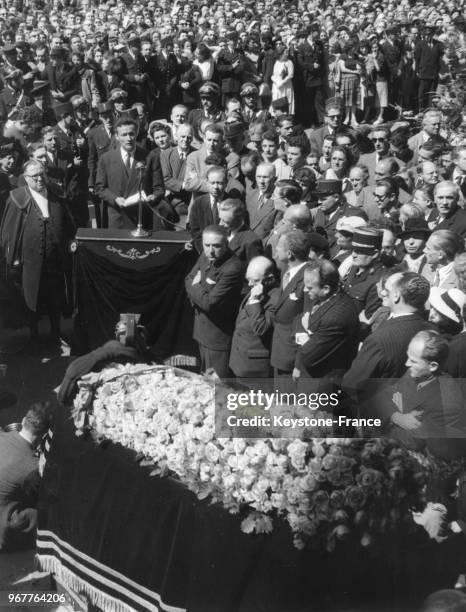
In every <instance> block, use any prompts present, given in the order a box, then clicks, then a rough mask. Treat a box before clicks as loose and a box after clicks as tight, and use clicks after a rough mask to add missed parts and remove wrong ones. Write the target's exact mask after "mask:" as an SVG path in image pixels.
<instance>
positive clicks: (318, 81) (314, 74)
mask: <svg viewBox="0 0 466 612" xmlns="http://www.w3.org/2000/svg"><path fill="white" fill-rule="evenodd" d="M319 31H320V28H319V25H318V24H311V25H310V26H309V28H308V36H307V39H306V41H305V42H304V43H302V44H301V45H300V46H299V48H298V53H297V58H296V59H297V62H298V65H299V67H300V69H301V71H302V73H303V78H304V87H305V95H306V104H307V105H308V108H310V109H311V111H310V113H309V114H308V116H307V117H306V123H307V124H308V125H309V124H315V125H321V124H322V123H323V121H324V99H323V85H324V78H325V72H326V66H325V51H324V47H323V45H322V43H321V42H320V40H319Z"/></svg>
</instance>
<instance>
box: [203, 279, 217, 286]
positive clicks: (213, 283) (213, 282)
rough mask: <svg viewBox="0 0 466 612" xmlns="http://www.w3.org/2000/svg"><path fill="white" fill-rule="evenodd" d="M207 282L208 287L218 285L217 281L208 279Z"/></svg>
mask: <svg viewBox="0 0 466 612" xmlns="http://www.w3.org/2000/svg"><path fill="white" fill-rule="evenodd" d="M205 282H206V283H207V284H208V285H216V284H217V281H214V280H213V279H212V278H206V279H205Z"/></svg>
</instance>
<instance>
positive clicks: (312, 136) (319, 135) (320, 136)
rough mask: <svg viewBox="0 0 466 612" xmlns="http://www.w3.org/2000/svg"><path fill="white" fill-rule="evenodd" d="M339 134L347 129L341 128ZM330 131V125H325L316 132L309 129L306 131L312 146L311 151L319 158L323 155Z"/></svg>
mask: <svg viewBox="0 0 466 612" xmlns="http://www.w3.org/2000/svg"><path fill="white" fill-rule="evenodd" d="M338 131H339V132H345V131H346V128H345V127H344V126H340V128H339V129H338ZM329 133H330V132H329V129H328V125H324V126H322V127H320V128H317V129H315V130H312V129H308V130H305V134H306V136H307V138H308V140H309V143H310V145H311V151H312V153H314V154H315V155H319V157H320V156H321V155H322V146H323V144H324V138H325V137H326V136H327V135H328V134H329Z"/></svg>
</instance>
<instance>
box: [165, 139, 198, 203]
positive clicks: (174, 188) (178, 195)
mask: <svg viewBox="0 0 466 612" xmlns="http://www.w3.org/2000/svg"><path fill="white" fill-rule="evenodd" d="M193 151H194V149H193V148H192V147H190V149H189V151H188V155H189V153H192V152H193ZM160 164H161V166H162V175H163V182H164V184H165V189H167V190H168V191H170V192H171V193H170V196H169V199H170V201H171V203H172V204H173V206H174V207H175V208H176V209H177V211H178V212H179V213H180V214H186V213H187V212H188V204H189V201H190V199H191V193H190V192H189V191H185V190H184V189H183V179H184V175H185V173H186V159H184V161H181V159H180V155H179V153H178V148H177V147H172V148H171V149H166V150H165V151H162V153H161V155H160Z"/></svg>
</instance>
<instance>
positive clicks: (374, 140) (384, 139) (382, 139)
mask: <svg viewBox="0 0 466 612" xmlns="http://www.w3.org/2000/svg"><path fill="white" fill-rule="evenodd" d="M371 140H372V142H385V141H386V140H387V139H386V138H385V137H384V138H371Z"/></svg>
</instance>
